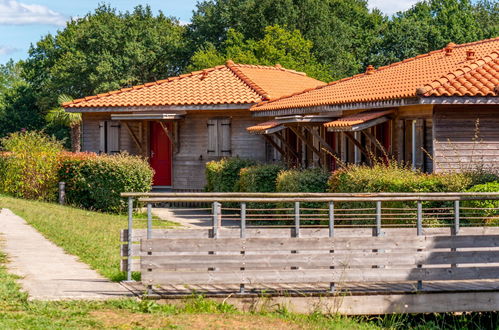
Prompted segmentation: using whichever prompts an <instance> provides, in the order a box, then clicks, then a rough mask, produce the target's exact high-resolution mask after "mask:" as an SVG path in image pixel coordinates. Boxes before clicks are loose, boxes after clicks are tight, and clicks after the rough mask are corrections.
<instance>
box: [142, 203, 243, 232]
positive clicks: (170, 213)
mask: <svg viewBox="0 0 499 330" xmlns="http://www.w3.org/2000/svg"><path fill="white" fill-rule="evenodd" d="M152 213H153V214H154V215H155V216H157V217H158V218H160V219H162V220H168V221H173V222H176V223H178V224H180V225H182V226H183V227H186V228H206V227H211V226H212V225H213V216H212V215H211V211H208V210H203V209H201V210H196V209H194V208H185V209H183V208H168V207H153V209H152ZM239 224H240V222H239V221H236V220H222V226H224V227H238V226H239Z"/></svg>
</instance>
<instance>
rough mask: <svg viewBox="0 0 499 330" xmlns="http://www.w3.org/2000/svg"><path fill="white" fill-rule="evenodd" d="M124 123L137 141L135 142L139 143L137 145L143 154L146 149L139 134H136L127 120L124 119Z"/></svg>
mask: <svg viewBox="0 0 499 330" xmlns="http://www.w3.org/2000/svg"><path fill="white" fill-rule="evenodd" d="M123 124H125V127H126V129H127V130H128V133H130V136H131V137H132V140H133V141H134V142H135V144H136V145H137V147H138V148H139V150H140V153H141V154H142V153H143V152H144V149H143V148H142V143H141V141H140V140H139V138H138V137H137V135H135V133H134V131H133V130H132V128H131V127H130V125H129V124H128V123H127V122H126V121H124V122H123Z"/></svg>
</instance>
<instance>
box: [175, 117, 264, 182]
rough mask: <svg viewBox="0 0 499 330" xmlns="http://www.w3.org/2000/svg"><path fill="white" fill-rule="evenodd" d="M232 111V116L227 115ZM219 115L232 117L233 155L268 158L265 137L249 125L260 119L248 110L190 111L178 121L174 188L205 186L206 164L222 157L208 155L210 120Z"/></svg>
mask: <svg viewBox="0 0 499 330" xmlns="http://www.w3.org/2000/svg"><path fill="white" fill-rule="evenodd" d="M228 114H230V116H228ZM217 117H230V119H231V151H232V152H231V156H232V157H241V158H252V159H255V160H259V161H265V160H266V153H265V150H266V146H265V140H264V138H263V137H262V136H260V135H251V134H249V133H248V132H247V131H246V128H247V127H249V126H252V125H256V124H257V123H259V122H261V121H262V120H261V119H258V118H252V117H251V114H250V113H249V111H247V110H246V111H244V110H242V111H236V110H233V111H231V112H230V113H227V112H224V113H223V114H220V113H219V112H215V111H209V112H205V111H202V112H201V111H199V112H190V113H188V114H187V115H186V117H185V119H183V120H181V121H180V122H179V143H180V148H179V152H178V153H176V154H174V155H173V187H174V188H175V189H202V188H203V187H204V186H205V184H206V181H205V175H204V173H205V165H206V163H207V162H208V161H211V160H214V159H220V157H216V156H208V126H207V123H208V120H210V119H211V118H217Z"/></svg>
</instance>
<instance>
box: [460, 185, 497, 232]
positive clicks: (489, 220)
mask: <svg viewBox="0 0 499 330" xmlns="http://www.w3.org/2000/svg"><path fill="white" fill-rule="evenodd" d="M468 192H499V181H493V182H488V183H484V184H478V185H475V186H473V187H471V188H470V189H468ZM462 207H463V210H464V214H465V216H466V217H468V218H471V219H465V220H464V221H463V222H469V223H485V224H487V225H495V226H496V225H498V224H499V200H475V201H464V202H463V205H462ZM467 208H471V209H467ZM473 208H483V209H485V210H474V209H473ZM472 218H481V219H472Z"/></svg>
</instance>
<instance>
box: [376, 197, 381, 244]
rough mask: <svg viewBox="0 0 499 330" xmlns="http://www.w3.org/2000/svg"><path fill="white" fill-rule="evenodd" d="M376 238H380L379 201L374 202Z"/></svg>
mask: <svg viewBox="0 0 499 330" xmlns="http://www.w3.org/2000/svg"><path fill="white" fill-rule="evenodd" d="M376 236H381V201H377V202H376Z"/></svg>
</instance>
